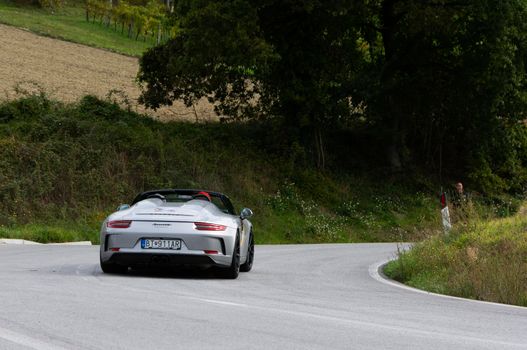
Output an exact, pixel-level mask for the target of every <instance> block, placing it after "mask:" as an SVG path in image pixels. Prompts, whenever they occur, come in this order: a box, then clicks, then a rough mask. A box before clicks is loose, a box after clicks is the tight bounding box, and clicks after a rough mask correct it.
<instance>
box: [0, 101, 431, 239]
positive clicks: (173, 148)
mask: <svg viewBox="0 0 527 350" xmlns="http://www.w3.org/2000/svg"><path fill="white" fill-rule="evenodd" d="M273 128H275V126H274V125H273V124H272V123H270V122H252V123H245V124H240V125H238V124H218V123H213V124H192V123H181V122H171V123H160V122H157V121H155V120H152V119H151V118H147V117H142V116H140V115H137V114H135V113H132V112H128V111H126V110H123V109H121V108H120V107H119V106H117V105H115V104H113V103H110V102H105V101H100V100H98V99H96V98H94V97H89V96H88V97H85V98H84V99H82V100H81V101H80V102H79V103H78V104H73V105H63V104H61V103H59V102H56V101H50V100H48V99H47V98H46V97H45V96H44V95H29V96H26V97H21V98H20V99H18V100H15V101H12V102H5V103H3V104H1V105H0V225H1V226H0V235H1V236H4V237H6V236H7V237H23V238H27V239H37V240H39V241H60V240H68V239H90V240H92V241H94V242H97V240H98V237H97V231H98V227H99V225H100V223H101V221H102V220H103V219H104V217H105V216H106V215H107V214H108V213H110V212H112V211H113V210H114V209H115V208H116V206H117V205H118V204H120V203H127V202H130V200H131V199H132V198H133V196H134V195H135V194H136V193H138V192H139V191H142V190H145V189H152V188H159V187H161V188H166V187H180V188H206V189H213V190H218V191H223V192H225V193H227V194H228V195H229V196H231V197H232V199H233V200H234V202H235V204H236V206H237V209H238V210H239V209H240V206H241V205H244V206H248V207H250V208H252V209H254V211H255V217H254V222H255V227H257V236H256V237H257V241H258V242H259V243H263V242H266V243H280V242H283V243H285V242H291V243H292V242H297V243H300V242H304V243H307V242H360V241H387V240H389V241H393V240H399V239H404V240H408V239H417V238H418V237H421V236H422V235H427V234H430V233H432V232H433V231H434V230H437V228H438V215H437V211H436V206H437V203H436V199H435V198H434V191H433V190H431V188H433V185H431V184H429V183H428V181H426V180H422V179H420V178H419V177H418V176H415V177H413V178H404V179H403V178H400V177H389V176H385V177H383V176H382V175H380V174H381V173H382V171H381V170H379V171H375V172H373V173H374V174H375V175H368V174H369V173H370V171H371V167H372V166H373V165H374V164H375V161H374V159H375V158H374V157H373V154H374V153H375V150H372V154H371V155H370V156H366V157H364V156H362V155H360V154H357V153H355V152H354V151H353V150H340V151H339V150H337V149H336V150H335V152H340V156H339V158H338V159H331V160H330V162H329V165H328V169H327V170H326V171H320V170H317V169H316V168H315V167H313V166H311V165H310V163H309V159H308V156H307V155H306V152H305V150H304V149H303V148H302V147H301V146H300V145H298V144H296V145H292V146H289V145H287V144H286V143H283V144H282V143H281V141H280V139H279V138H273V137H271V136H269V130H273ZM333 137H334V139H335V143H334V144H328V147H330V149H332V150H333V147H337V148H338V145H339V141H338V140H340V139H342V138H347V137H349V135H346V134H342V133H341V132H336V133H335V134H334V135H333ZM368 157H369V158H371V159H370V160H369V161H368V162H367V164H368V166H367V167H366V166H364V164H366V160H365V159H366V158H368ZM351 169H354V170H353V174H354V175H350V173H351ZM381 177H382V181H380V178H381ZM379 183H380V184H379Z"/></svg>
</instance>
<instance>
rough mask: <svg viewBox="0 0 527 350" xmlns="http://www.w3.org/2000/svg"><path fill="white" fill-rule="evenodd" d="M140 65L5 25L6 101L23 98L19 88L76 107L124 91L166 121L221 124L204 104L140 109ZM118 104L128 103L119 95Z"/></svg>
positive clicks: (1, 28)
mask: <svg viewBox="0 0 527 350" xmlns="http://www.w3.org/2000/svg"><path fill="white" fill-rule="evenodd" d="M138 69H139V64H138V60H137V59H136V58H133V57H128V56H123V55H119V54H116V53H112V52H109V51H106V50H101V49H96V48H92V47H88V46H84V45H79V44H75V43H70V42H66V41H62V40H57V39H52V38H48V37H43V36H39V35H36V34H33V33H30V32H28V31H25V30H21V29H17V28H14V27H10V26H5V25H1V24H0V100H6V99H13V98H15V97H17V93H16V87H17V86H19V87H21V88H23V89H26V90H27V89H30V88H34V85H35V84H37V85H38V86H40V87H42V88H43V89H44V91H45V92H46V93H47V94H49V95H50V96H51V97H52V98H56V99H59V100H62V101H66V102H73V101H76V100H78V99H79V98H80V97H82V96H84V95H88V94H90V95H95V96H98V97H101V98H106V97H107V95H108V93H109V92H110V91H112V90H116V91H121V92H122V93H124V95H125V96H126V97H127V99H128V100H129V101H130V104H131V106H132V109H133V110H135V111H138V112H140V113H148V114H150V115H152V116H154V117H156V118H159V119H160V120H174V119H179V120H181V119H186V120H198V121H209V120H217V119H218V117H217V116H216V115H215V114H214V111H213V107H212V105H211V104H210V103H208V101H206V100H202V101H200V102H199V103H197V104H196V105H195V106H194V107H190V108H187V107H186V106H185V105H184V104H183V103H182V102H179V101H176V102H175V103H174V105H173V106H171V107H166V108H162V109H159V110H157V111H152V110H145V108H144V107H142V106H139V105H138V104H137V98H138V96H139V94H140V90H139V87H138V86H137V85H136V83H135V78H136V75H137V71H138ZM115 96H116V100H118V101H121V100H123V97H122V96H118V94H116V95H115Z"/></svg>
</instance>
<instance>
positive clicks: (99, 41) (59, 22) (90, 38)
mask: <svg viewBox="0 0 527 350" xmlns="http://www.w3.org/2000/svg"><path fill="white" fill-rule="evenodd" d="M0 23H3V24H7V25H11V26H15V27H19V28H23V29H27V30H29V31H32V32H34V33H37V34H40V35H44V36H49V37H53V38H57V39H62V40H67V41H71V42H75V43H79V44H83V45H88V46H92V47H98V48H103V49H107V50H110V51H114V52H118V53H122V54H125V55H129V56H136V57H138V56H141V55H142V54H143V52H144V51H145V50H146V49H148V48H150V47H152V46H153V45H154V42H153V41H151V40H148V41H147V42H143V41H141V40H139V41H136V40H134V39H129V38H128V37H126V35H124V34H121V33H120V32H119V31H114V30H113V28H108V27H106V26H104V25H102V24H100V23H98V22H97V21H96V22H95V23H92V22H91V21H90V22H87V21H86V18H85V12H84V8H83V6H82V4H80V3H78V4H77V3H73V4H71V5H69V6H66V7H64V8H62V9H59V10H57V11H55V12H51V11H49V10H45V9H40V8H38V7H35V6H29V5H17V4H14V3H13V2H11V1H8V0H0Z"/></svg>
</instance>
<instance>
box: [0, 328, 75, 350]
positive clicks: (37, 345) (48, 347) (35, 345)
mask: <svg viewBox="0 0 527 350" xmlns="http://www.w3.org/2000/svg"><path fill="white" fill-rule="evenodd" d="M0 338H2V339H5V340H7V341H10V342H12V343H15V344H18V345H22V346H26V347H28V348H31V349H35V350H66V349H65V348H63V347H60V346H56V345H52V344H49V343H46V342H43V341H42V340H39V339H36V338H32V337H29V336H27V335H25V334H21V333H18V332H14V331H11V330H9V329H5V328H2V327H0Z"/></svg>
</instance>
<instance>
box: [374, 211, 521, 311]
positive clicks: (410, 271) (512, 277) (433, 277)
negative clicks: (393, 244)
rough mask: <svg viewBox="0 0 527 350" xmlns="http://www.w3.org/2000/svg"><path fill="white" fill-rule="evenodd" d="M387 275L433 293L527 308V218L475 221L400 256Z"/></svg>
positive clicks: (518, 216) (387, 271) (430, 239)
mask: <svg viewBox="0 0 527 350" xmlns="http://www.w3.org/2000/svg"><path fill="white" fill-rule="evenodd" d="M384 272H385V273H386V274H387V275H388V276H390V277H391V278H394V279H396V280H399V281H401V282H404V283H407V284H409V285H411V286H414V287H417V288H421V289H425V290H428V291H431V292H438V293H445V294H450V295H456V296H461V297H466V298H473V299H480V300H487V301H495V302H500V303H508V304H516V305H523V306H527V277H526V276H527V219H526V217H525V211H524V210H523V211H521V212H520V213H519V214H518V215H516V216H513V217H509V218H502V219H493V220H481V219H474V218H472V220H471V222H470V223H469V224H468V225H461V226H458V228H457V229H456V230H455V231H454V232H452V233H450V234H449V235H447V236H435V237H432V238H429V239H427V240H425V241H423V242H421V243H418V244H416V245H415V246H414V247H413V248H412V249H411V250H410V251H407V252H404V253H402V254H400V255H399V258H398V260H396V261H393V262H391V263H390V264H388V265H387V266H386V268H385V271H384Z"/></svg>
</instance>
